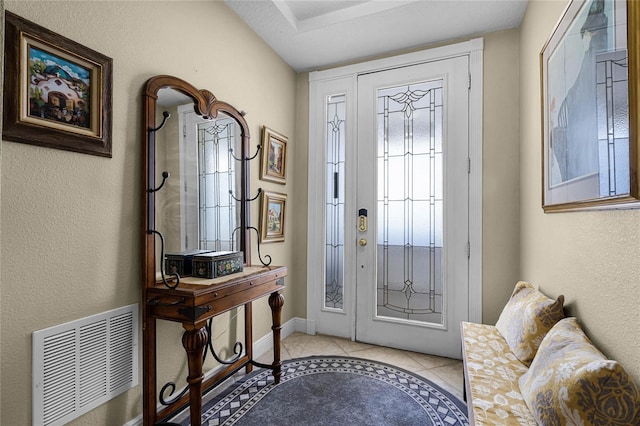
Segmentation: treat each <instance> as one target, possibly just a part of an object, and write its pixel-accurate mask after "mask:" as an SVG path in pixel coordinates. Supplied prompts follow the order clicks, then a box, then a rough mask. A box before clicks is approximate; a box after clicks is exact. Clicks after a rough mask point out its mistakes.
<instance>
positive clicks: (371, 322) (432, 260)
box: [307, 40, 482, 358]
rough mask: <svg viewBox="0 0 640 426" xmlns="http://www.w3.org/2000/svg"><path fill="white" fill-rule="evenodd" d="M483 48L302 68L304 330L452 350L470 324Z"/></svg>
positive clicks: (477, 258) (477, 290)
mask: <svg viewBox="0 0 640 426" xmlns="http://www.w3.org/2000/svg"><path fill="white" fill-rule="evenodd" d="M468 48H471V49H470V50H468V51H467V49H468ZM481 49H482V44H481V40H474V41H471V42H466V43H461V44H459V45H453V46H451V47H447V48H444V49H434V50H433V51H425V52H420V53H416V54H409V55H404V56H403V57H398V58H393V59H390V60H380V61H373V62H371V63H367V64H364V65H356V66H348V67H345V68H340V69H336V70H328V71H320V72H317V73H311V74H310V93H309V97H310V103H309V117H310V120H309V121H310V122H309V140H310V143H309V186H308V188H309V192H308V196H309V204H308V222H309V229H308V245H307V277H308V282H307V332H308V333H323V334H328V335H335V336H342V337H347V338H351V339H353V340H358V341H362V342H368V343H373V344H378V345H383V346H391V347H398V348H403V349H409V350H415V351H420V352H424V353H429V354H434V355H442V356H449V357H453V358H459V357H460V354H461V352H460V337H459V336H460V334H459V324H460V321H461V320H471V321H481V304H482V300H481V293H482V292H481V290H482V288H481V247H482V244H481V212H482V209H481V199H482V191H481V189H482V186H481V177H482V170H481V166H482V161H481V129H480V128H479V123H481V105H482V96H481V95H482V93H481V85H479V86H478V87H477V88H476V89H475V90H473V89H470V86H471V83H470V79H471V77H472V76H476V77H480V79H478V81H481V70H482V52H481ZM453 52H455V53H453ZM458 52H459V53H458ZM452 53H453V54H452ZM398 60H399V62H398ZM403 60H405V61H406V62H402V61H403ZM470 99H471V101H470ZM470 110H471V111H472V112H473V114H472V116H470ZM470 147H471V151H472V155H470V152H469V150H470ZM470 183H471V185H472V188H473V190H472V191H470V189H469V185H470ZM470 210H471V214H470ZM365 215H366V220H365V218H364V216H365ZM365 222H366V224H367V226H366V229H365V228H363V227H364V224H365ZM470 240H471V241H474V242H475V244H471V245H470V244H469V241H470ZM470 255H471V257H469V256H470ZM470 259H471V260H470Z"/></svg>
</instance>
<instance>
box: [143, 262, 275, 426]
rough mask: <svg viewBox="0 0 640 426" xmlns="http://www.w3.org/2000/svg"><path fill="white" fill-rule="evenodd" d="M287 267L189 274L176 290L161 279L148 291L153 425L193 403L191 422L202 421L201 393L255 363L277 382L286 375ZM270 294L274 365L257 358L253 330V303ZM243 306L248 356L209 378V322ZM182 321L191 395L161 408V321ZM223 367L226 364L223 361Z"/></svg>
mask: <svg viewBox="0 0 640 426" xmlns="http://www.w3.org/2000/svg"><path fill="white" fill-rule="evenodd" d="M286 275H287V268H286V267H283V266H267V267H263V266H260V267H256V266H246V267H245V268H244V271H243V272H240V273H237V274H233V275H229V276H226V277H220V278H215V279H203V278H193V277H185V278H181V279H180V284H179V285H178V287H176V288H175V289H171V288H168V287H167V286H165V284H164V283H163V282H162V281H159V282H158V283H157V284H156V285H155V286H153V287H149V288H147V289H146V291H145V293H146V294H145V302H146V303H145V306H144V309H143V311H144V312H143V345H144V350H143V352H144V356H143V368H144V374H143V376H144V380H143V381H144V383H143V386H144V389H143V424H144V426H151V425H154V424H156V422H157V421H158V420H162V419H166V418H168V417H169V416H171V415H172V414H174V413H175V412H177V411H178V410H179V409H180V408H181V407H183V406H185V405H186V404H189V407H190V416H191V425H192V426H194V425H200V419H201V416H202V392H203V390H206V389H209V388H211V387H213V386H215V385H216V384H219V383H220V382H221V381H222V380H224V379H226V378H227V377H229V376H231V375H232V374H233V373H235V372H236V371H238V370H240V369H241V368H242V367H245V368H246V372H247V373H249V372H251V370H252V367H253V366H254V365H257V366H260V367H268V368H271V369H273V376H274V379H275V382H276V383H279V381H280V376H281V366H282V364H281V361H280V328H281V310H282V306H283V304H284V296H283V295H282V291H283V290H284V277H285V276H286ZM266 295H270V296H269V306H270V307H271V314H272V327H271V329H272V330H273V364H272V365H270V366H268V365H262V364H259V363H257V362H255V361H254V360H253V335H252V311H251V302H252V301H254V300H256V299H259V298H261V297H264V296H266ZM242 305H244V307H245V311H244V318H245V321H244V322H245V333H244V337H245V351H244V355H242V356H240V357H239V358H237V359H235V361H233V362H232V363H230V364H228V365H226V367H224V368H223V369H222V371H219V372H218V373H216V374H215V375H214V376H212V377H210V378H208V379H207V380H204V374H203V371H202V364H203V354H204V352H205V347H206V346H207V343H208V339H209V335H208V334H209V333H208V332H207V329H206V324H207V321H208V320H209V319H210V318H213V317H215V316H217V315H220V314H222V313H224V312H227V311H229V310H231V309H234V308H237V307H240V306H242ZM158 319H163V320H167V321H174V322H181V323H182V327H183V328H184V329H185V331H184V334H183V336H182V345H183V346H184V348H185V351H186V353H187V359H188V365H189V376H188V377H187V382H188V386H189V392H188V395H186V394H185V395H183V396H182V397H181V398H179V399H177V400H176V401H175V402H173V403H172V404H171V405H169V406H167V407H166V408H164V409H162V410H160V411H156V404H157V401H158V391H157V383H156V377H157V376H156V367H157V365H156V320H158ZM223 366H224V365H223Z"/></svg>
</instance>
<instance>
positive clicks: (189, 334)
mask: <svg viewBox="0 0 640 426" xmlns="http://www.w3.org/2000/svg"><path fill="white" fill-rule="evenodd" d="M182 327H183V328H184V329H185V332H184V334H183V335H182V346H184V349H185V351H186V352H187V360H188V363H189V376H188V377H187V382H188V383H189V415H190V416H191V426H200V421H201V418H202V380H203V379H204V374H202V354H203V350H204V347H205V345H206V344H207V338H208V336H207V329H206V328H205V322H202V323H199V324H195V325H194V324H186V323H183V324H182Z"/></svg>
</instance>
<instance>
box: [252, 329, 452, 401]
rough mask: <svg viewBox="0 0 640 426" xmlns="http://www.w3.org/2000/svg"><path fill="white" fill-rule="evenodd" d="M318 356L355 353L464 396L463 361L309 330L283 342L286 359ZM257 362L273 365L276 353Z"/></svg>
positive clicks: (353, 355)
mask: <svg viewBox="0 0 640 426" xmlns="http://www.w3.org/2000/svg"><path fill="white" fill-rule="evenodd" d="M314 355H342V356H351V357H355V358H363V359H370V360H373V361H380V362H384V363H387V364H391V365H394V366H396V367H400V368H402V369H405V370H407V371H410V372H412V373H415V374H417V375H419V376H422V377H425V378H426V379H429V380H431V381H432V382H434V383H436V384H437V385H439V386H441V387H442V388H444V389H445V390H447V391H449V392H451V393H452V394H453V395H454V396H456V397H458V398H460V399H462V387H463V380H462V361H460V360H456V359H450V358H441V357H437V356H433V355H425V354H422V353H417V352H409V351H401V350H398V349H392V348H386V347H382V346H375V345H369V344H365V343H359V342H352V341H351V340H348V339H343V338H339V337H331V336H323V335H315V336H312V335H308V334H305V333H293V334H291V335H289V336H288V337H287V338H286V339H284V340H283V341H282V346H281V358H282V359H283V360H286V359H291V358H300V357H305V356H314ZM256 361H258V362H262V363H265V364H270V363H271V362H272V361H273V353H272V352H271V351H269V352H267V353H266V354H264V355H262V356H261V357H259V358H258V359H257V360H256Z"/></svg>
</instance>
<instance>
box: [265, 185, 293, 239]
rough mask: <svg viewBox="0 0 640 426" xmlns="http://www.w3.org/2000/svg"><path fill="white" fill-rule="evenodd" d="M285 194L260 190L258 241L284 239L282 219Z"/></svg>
mask: <svg viewBox="0 0 640 426" xmlns="http://www.w3.org/2000/svg"><path fill="white" fill-rule="evenodd" d="M286 202H287V195H286V194H280V193H278V192H269V191H263V192H262V199H261V200H260V242H262V243H270V242H277V241H284V219H285V210H286V209H285V205H286Z"/></svg>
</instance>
